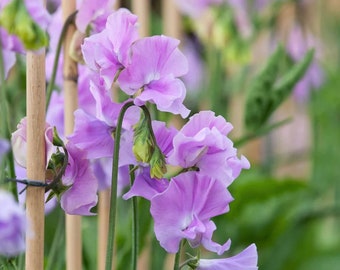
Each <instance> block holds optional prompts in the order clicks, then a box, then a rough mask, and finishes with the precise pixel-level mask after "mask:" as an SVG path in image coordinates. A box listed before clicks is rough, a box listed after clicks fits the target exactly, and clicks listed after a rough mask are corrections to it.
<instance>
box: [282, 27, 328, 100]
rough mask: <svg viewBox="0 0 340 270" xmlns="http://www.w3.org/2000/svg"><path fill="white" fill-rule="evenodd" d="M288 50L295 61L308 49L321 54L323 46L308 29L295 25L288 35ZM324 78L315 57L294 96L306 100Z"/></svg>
mask: <svg viewBox="0 0 340 270" xmlns="http://www.w3.org/2000/svg"><path fill="white" fill-rule="evenodd" d="M286 48H287V52H288V53H289V55H290V56H291V57H292V59H293V60H294V61H300V60H301V59H302V58H303V56H304V55H305V54H306V53H307V51H308V50H309V49H311V48H314V49H315V51H316V53H315V54H316V57H319V56H320V51H321V46H320V44H318V42H317V40H316V38H315V37H313V36H312V35H311V33H309V32H308V31H307V30H306V31H303V29H302V28H301V27H300V26H298V25H295V26H294V27H293V28H292V29H291V31H290V33H289V36H288V39H287V44H286ZM323 80H324V73H323V71H322V69H321V67H320V65H319V63H318V60H317V59H314V60H313V62H312V63H311V65H310V66H309V68H308V69H307V71H306V73H305V75H304V77H303V78H302V79H301V80H300V81H299V82H298V83H297V84H296V86H295V88H294V92H293V93H294V96H295V97H296V99H297V100H298V101H306V100H307V99H308V97H309V93H310V91H311V90H313V89H318V88H319V87H320V86H321V85H322V83H323Z"/></svg>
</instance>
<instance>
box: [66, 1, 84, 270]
mask: <svg viewBox="0 0 340 270" xmlns="http://www.w3.org/2000/svg"><path fill="white" fill-rule="evenodd" d="M75 10H76V1H74V0H73V1H72V0H63V1H62V12H63V21H65V20H66V19H67V17H68V16H69V15H70V14H72V13H73V12H74V11H75ZM74 32H75V27H74V26H72V25H71V26H69V28H68V31H67V33H66V36H65V41H64V66H63V77H64V83H63V88H64V95H65V107H64V115H65V135H69V134H71V133H72V132H73V127H74V116H73V112H74V111H75V110H76V109H77V107H78V87H77V79H78V69H77V63H76V62H74V61H73V60H72V59H71V58H70V56H69V47H70V43H71V39H72V36H73V33H74ZM81 232H82V229H81V217H80V216H73V215H66V269H67V270H81V269H82V235H81Z"/></svg>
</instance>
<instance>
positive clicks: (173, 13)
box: [162, 0, 182, 40]
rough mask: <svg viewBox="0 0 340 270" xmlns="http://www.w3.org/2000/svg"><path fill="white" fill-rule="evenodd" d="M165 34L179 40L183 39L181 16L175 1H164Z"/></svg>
mask: <svg viewBox="0 0 340 270" xmlns="http://www.w3.org/2000/svg"><path fill="white" fill-rule="evenodd" d="M162 18H163V34H164V35H167V36H170V37H173V38H177V39H179V40H181V38H182V21H181V14H180V12H179V10H178V8H177V6H176V3H175V1H173V0H172V1H169V0H163V1H162Z"/></svg>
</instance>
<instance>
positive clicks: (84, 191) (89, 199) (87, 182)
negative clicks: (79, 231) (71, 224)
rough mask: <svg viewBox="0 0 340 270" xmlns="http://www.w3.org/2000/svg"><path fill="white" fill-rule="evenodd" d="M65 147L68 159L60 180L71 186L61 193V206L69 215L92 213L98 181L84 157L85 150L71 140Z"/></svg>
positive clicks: (95, 202)
mask: <svg viewBox="0 0 340 270" xmlns="http://www.w3.org/2000/svg"><path fill="white" fill-rule="evenodd" d="M66 148H67V151H68V153H69V160H68V166H67V168H66V171H65V175H64V176H63V178H62V182H63V184H64V185H65V186H71V187H70V188H69V189H68V190H67V191H65V192H64V193H63V194H62V195H61V199H60V204H61V207H62V208H63V209H64V211H65V212H66V213H68V214H71V215H93V213H91V212H90V210H91V208H92V207H93V206H95V205H96V204H97V200H98V198H97V188H98V183H97V180H96V178H95V176H94V174H93V172H92V170H91V166H90V162H89V160H88V159H87V158H86V152H85V151H83V150H81V149H79V148H77V147H76V146H75V145H74V144H73V143H72V142H71V141H69V142H68V143H67V145H66Z"/></svg>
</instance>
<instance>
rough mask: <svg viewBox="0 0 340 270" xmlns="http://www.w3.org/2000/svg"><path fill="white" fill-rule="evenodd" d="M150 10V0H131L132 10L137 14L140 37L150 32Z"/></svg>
mask: <svg viewBox="0 0 340 270" xmlns="http://www.w3.org/2000/svg"><path fill="white" fill-rule="evenodd" d="M168 1H169V0H168ZM150 10H151V3H150V0H132V12H133V13H134V14H136V15H137V16H138V22H139V35H140V36H141V37H146V36H148V35H149V33H150V18H151V17H150Z"/></svg>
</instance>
